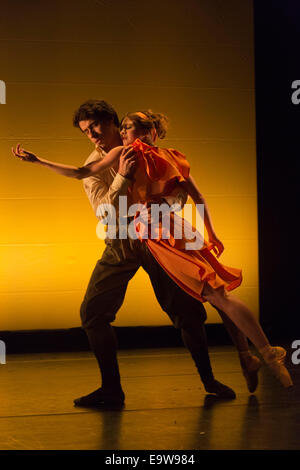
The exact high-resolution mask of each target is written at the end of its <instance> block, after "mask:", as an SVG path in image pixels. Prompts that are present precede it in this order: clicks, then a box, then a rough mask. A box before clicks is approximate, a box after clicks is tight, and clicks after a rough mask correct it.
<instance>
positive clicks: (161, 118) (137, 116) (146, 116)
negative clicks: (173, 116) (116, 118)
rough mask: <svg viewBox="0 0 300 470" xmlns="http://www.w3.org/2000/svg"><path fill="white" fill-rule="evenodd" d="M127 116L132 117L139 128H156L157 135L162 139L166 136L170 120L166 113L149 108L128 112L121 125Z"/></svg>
mask: <svg viewBox="0 0 300 470" xmlns="http://www.w3.org/2000/svg"><path fill="white" fill-rule="evenodd" d="M126 118H128V119H130V120H131V121H132V122H133V123H134V124H135V126H136V127H138V128H139V129H144V130H146V131H151V130H152V129H155V130H156V132H157V136H158V137H159V138H160V139H163V138H164V137H165V136H166V133H167V130H168V124H169V120H168V118H167V116H165V115H164V114H161V113H154V112H153V111H152V110H151V109H148V111H137V112H134V113H127V114H125V116H124V117H123V118H122V120H121V127H122V123H123V121H124V119H126Z"/></svg>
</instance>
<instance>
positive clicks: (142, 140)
mask: <svg viewBox="0 0 300 470" xmlns="http://www.w3.org/2000/svg"><path fill="white" fill-rule="evenodd" d="M166 129H167V119H166V118H165V116H163V115H161V114H154V113H152V111H146V112H136V113H128V114H127V115H126V116H125V117H124V118H123V120H122V122H121V137H122V140H123V144H124V145H125V146H128V145H132V147H133V149H134V150H135V151H136V153H137V156H138V165H137V170H136V172H135V181H134V183H133V185H132V187H131V188H130V192H131V196H132V200H133V202H141V203H147V204H148V205H149V203H150V202H155V200H158V199H161V198H162V197H163V196H164V195H167V194H168V193H169V192H171V191H172V190H173V189H174V187H175V186H176V185H178V184H181V185H183V187H184V188H185V190H186V191H187V192H188V194H189V195H190V196H191V198H192V199H193V201H194V203H195V204H203V205H204V224H205V227H206V230H207V234H208V242H207V241H206V240H204V245H203V247H202V248H201V249H200V250H192V251H191V250H186V249H185V248H184V247H185V243H186V242H187V241H189V240H187V239H185V238H183V239H181V240H178V239H176V238H174V237H173V236H172V229H171V236H170V238H169V239H163V238H162V237H161V236H158V237H157V236H155V237H152V238H151V235H150V237H149V238H147V239H146V240H145V239H143V238H142V237H141V242H146V243H147V244H148V247H149V250H150V251H151V253H152V254H153V256H154V257H155V258H156V260H157V261H158V262H159V263H160V265H161V266H162V267H163V269H164V270H165V271H166V272H167V273H168V275H169V276H170V277H171V278H172V279H173V280H174V281H175V282H177V284H178V285H179V286H180V287H181V288H182V289H184V290H185V291H186V292H188V293H189V294H190V295H192V296H194V297H195V298H197V299H199V300H200V301H201V302H205V301H208V302H209V303H210V304H212V305H213V306H214V307H216V308H217V309H218V311H219V310H222V311H223V312H225V314H226V315H227V316H228V317H229V319H230V320H231V321H232V322H233V323H234V324H235V325H236V326H237V327H238V328H239V329H240V330H241V331H242V332H243V333H244V334H245V335H246V336H247V337H248V338H249V339H250V340H251V341H252V343H253V344H254V345H255V346H256V348H257V349H258V351H259V352H260V353H261V355H262V356H263V358H264V360H265V362H266V363H267V365H268V366H269V368H270V369H271V370H272V372H273V373H274V375H275V376H276V377H277V378H278V380H279V381H280V382H281V383H282V385H283V386H284V387H286V388H288V387H290V386H292V385H293V382H292V379H291V377H290V375H289V372H288V371H287V369H286V368H285V366H284V360H285V356H286V351H285V349H284V348H281V347H278V346H277V347H272V346H271V345H270V343H269V341H268V339H267V337H266V336H265V334H264V332H263V330H262V328H261V326H260V324H259V323H258V321H257V320H256V319H255V317H254V315H253V314H252V312H251V311H250V310H249V309H248V307H247V306H246V305H245V304H244V303H243V302H241V301H240V300H238V299H237V298H235V297H234V296H232V295H229V294H228V291H230V290H233V289H235V288H236V287H238V286H239V285H240V284H241V282H242V274H241V270H239V269H236V268H231V267H227V266H224V265H222V264H221V263H220V262H219V261H218V260H217V258H218V257H219V256H220V255H221V253H222V252H223V250H224V247H223V244H222V242H221V241H220V240H219V239H218V238H217V237H216V235H215V231H214V229H213V225H212V221H211V217H210V213H209V210H208V207H207V204H206V202H205V200H204V198H203V196H202V195H201V193H200V192H199V190H198V188H197V185H196V183H195V181H194V179H193V178H192V176H191V175H190V174H189V170H190V167H189V164H188V162H187V160H186V158H185V156H184V155H183V154H181V153H180V152H178V151H176V150H173V149H163V148H159V147H156V146H154V144H155V141H156V139H157V138H158V137H159V138H163V137H164V136H165V134H166ZM12 150H13V153H14V155H15V156H17V157H19V158H20V159H22V160H24V161H28V162H33V163H37V164H41V165H43V166H46V167H48V168H50V169H52V170H54V171H55V172H57V173H59V174H62V175H65V176H69V177H73V178H77V179H82V178H86V177H89V176H91V175H93V174H95V173H98V172H100V171H104V170H106V169H107V168H109V167H110V166H113V165H114V164H115V163H116V162H117V161H118V159H119V157H120V155H121V153H122V152H123V151H124V146H120V147H116V148H114V149H112V150H111V151H110V152H109V153H108V154H107V155H106V156H105V157H104V158H103V159H101V160H97V161H94V162H91V163H89V164H88V165H85V166H83V167H73V166H68V165H63V164H58V163H54V162H50V161H48V160H44V159H41V158H39V157H37V156H36V155H34V154H33V153H31V152H28V151H26V150H24V149H22V148H21V147H20V145H18V146H17V147H16V150H14V149H12ZM171 217H172V218H171V223H172V228H173V229H174V225H175V224H176V223H178V220H177V216H174V214H173V213H171ZM146 225H148V223H147V224H146ZM145 228H149V230H150V232H151V228H150V226H149V227H145V224H144V226H143V224H142V223H141V220H140V219H139V224H137V230H138V231H139V232H140V233H143V231H144V230H145ZM153 238H154V240H153ZM211 251H214V252H215V254H216V256H214V255H213V253H212V252H211Z"/></svg>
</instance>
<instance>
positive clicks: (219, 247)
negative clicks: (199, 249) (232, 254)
mask: <svg viewBox="0 0 300 470" xmlns="http://www.w3.org/2000/svg"><path fill="white" fill-rule="evenodd" d="M208 240H209V243H211V244H212V245H213V252H214V253H215V255H216V257H217V258H219V257H220V256H221V254H222V253H223V251H224V245H223V243H222V242H221V240H219V239H218V237H217V236H216V235H214V234H213V235H210V236H209V237H208Z"/></svg>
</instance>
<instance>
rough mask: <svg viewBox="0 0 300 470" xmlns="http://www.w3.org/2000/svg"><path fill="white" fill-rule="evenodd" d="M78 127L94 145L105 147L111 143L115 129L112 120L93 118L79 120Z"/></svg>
mask: <svg viewBox="0 0 300 470" xmlns="http://www.w3.org/2000/svg"><path fill="white" fill-rule="evenodd" d="M79 127H80V129H81V130H82V132H83V133H84V134H85V135H86V136H87V137H88V139H89V140H90V141H91V142H93V144H94V145H95V146H96V147H102V148H103V149H105V148H106V147H109V146H110V145H111V142H112V139H113V135H114V130H115V125H114V123H113V121H102V122H98V121H96V120H95V119H88V120H87V121H79Z"/></svg>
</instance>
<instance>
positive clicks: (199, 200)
mask: <svg viewBox="0 0 300 470" xmlns="http://www.w3.org/2000/svg"><path fill="white" fill-rule="evenodd" d="M181 185H182V186H183V188H184V189H185V190H186V191H187V193H188V194H189V195H190V196H191V198H192V199H193V201H194V203H195V204H203V205H204V225H205V228H206V230H207V235H208V239H209V241H210V242H211V243H212V244H213V245H214V246H215V247H216V248H217V256H220V255H221V254H222V252H223V251H224V246H223V243H222V242H221V241H220V240H219V239H218V237H217V236H216V232H215V230H214V227H213V223H212V219H211V216H210V213H209V209H208V205H207V203H206V201H205V199H204V197H203V195H202V194H201V193H200V191H199V188H198V187H197V184H196V182H195V180H194V178H193V177H192V176H191V175H190V176H189V177H188V178H187V179H186V180H185V181H184V182H182V183H181Z"/></svg>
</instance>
